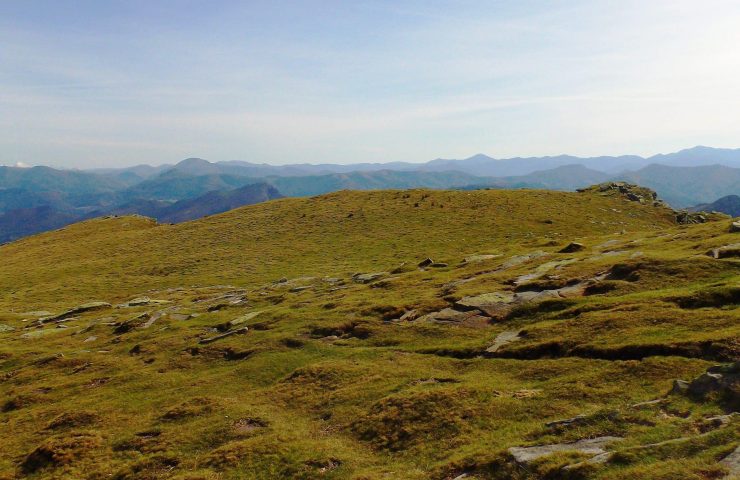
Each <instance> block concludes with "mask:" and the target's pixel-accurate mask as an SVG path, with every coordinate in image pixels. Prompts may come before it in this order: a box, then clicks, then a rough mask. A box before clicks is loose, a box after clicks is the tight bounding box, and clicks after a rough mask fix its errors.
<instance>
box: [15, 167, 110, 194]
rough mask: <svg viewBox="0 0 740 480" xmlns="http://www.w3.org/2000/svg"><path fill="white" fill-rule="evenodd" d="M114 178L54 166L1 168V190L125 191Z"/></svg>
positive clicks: (83, 192) (78, 192) (89, 192)
mask: <svg viewBox="0 0 740 480" xmlns="http://www.w3.org/2000/svg"><path fill="white" fill-rule="evenodd" d="M123 186H124V185H123V184H122V183H121V182H120V181H117V180H115V179H113V178H108V177H104V176H102V175H98V174H94V173H91V172H86V171H79V170H57V169H55V168H51V167H32V168H18V167H1V166H0V189H8V188H13V189H22V190H27V191H33V192H52V191H53V192H62V193H67V194H92V193H100V192H107V191H111V190H117V189H120V188H123Z"/></svg>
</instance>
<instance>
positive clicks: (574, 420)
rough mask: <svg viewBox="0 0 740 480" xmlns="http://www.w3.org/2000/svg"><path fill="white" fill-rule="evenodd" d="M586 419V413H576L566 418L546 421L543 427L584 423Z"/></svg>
mask: <svg viewBox="0 0 740 480" xmlns="http://www.w3.org/2000/svg"><path fill="white" fill-rule="evenodd" d="M587 420H588V415H583V414H581V415H576V416H575V417H572V418H566V419H564V420H554V421H552V422H547V423H546V424H545V427H547V428H554V427H569V426H571V425H580V424H583V423H585V422H586V421H587Z"/></svg>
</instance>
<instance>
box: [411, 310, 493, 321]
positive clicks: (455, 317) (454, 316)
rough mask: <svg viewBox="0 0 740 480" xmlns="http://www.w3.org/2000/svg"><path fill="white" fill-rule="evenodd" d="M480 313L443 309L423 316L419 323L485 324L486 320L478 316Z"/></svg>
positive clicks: (477, 311) (476, 311)
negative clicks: (477, 322)
mask: <svg viewBox="0 0 740 480" xmlns="http://www.w3.org/2000/svg"><path fill="white" fill-rule="evenodd" d="M480 313H481V312H480V311H479V310H470V311H465V312H460V311H458V310H454V309H452V308H445V309H443V310H440V311H439V312H434V313H430V314H428V315H425V316H423V317H421V318H420V319H419V321H428V322H434V323H443V324H461V323H465V322H476V321H482V322H487V321H488V318H486V317H484V316H482V315H480Z"/></svg>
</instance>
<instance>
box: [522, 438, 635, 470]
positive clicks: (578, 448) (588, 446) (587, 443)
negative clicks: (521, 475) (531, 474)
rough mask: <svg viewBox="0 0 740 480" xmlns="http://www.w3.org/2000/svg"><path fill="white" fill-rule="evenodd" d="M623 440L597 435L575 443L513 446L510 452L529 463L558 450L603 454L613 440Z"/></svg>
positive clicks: (524, 462) (523, 461)
mask: <svg viewBox="0 0 740 480" xmlns="http://www.w3.org/2000/svg"><path fill="white" fill-rule="evenodd" d="M619 440H622V437H608V436H607V437H597V438H587V439H583V440H578V441H577V442H573V443H554V444H551V445H540V446H535V447H511V448H509V450H508V451H509V454H510V455H511V456H513V457H514V460H516V462H517V463H521V464H527V463H529V462H532V461H534V460H537V459H538V458H542V457H546V456H548V455H552V454H553V453H557V452H578V453H582V454H584V455H601V454H603V453H606V450H605V449H604V447H606V446H607V445H609V444H610V443H612V442H616V441H619Z"/></svg>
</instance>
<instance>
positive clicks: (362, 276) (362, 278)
mask: <svg viewBox="0 0 740 480" xmlns="http://www.w3.org/2000/svg"><path fill="white" fill-rule="evenodd" d="M386 275H388V272H376V273H358V274H356V275H354V276H353V277H352V280H353V281H354V282H355V283H370V282H372V281H374V280H377V279H379V278H383V277H385V276H386Z"/></svg>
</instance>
